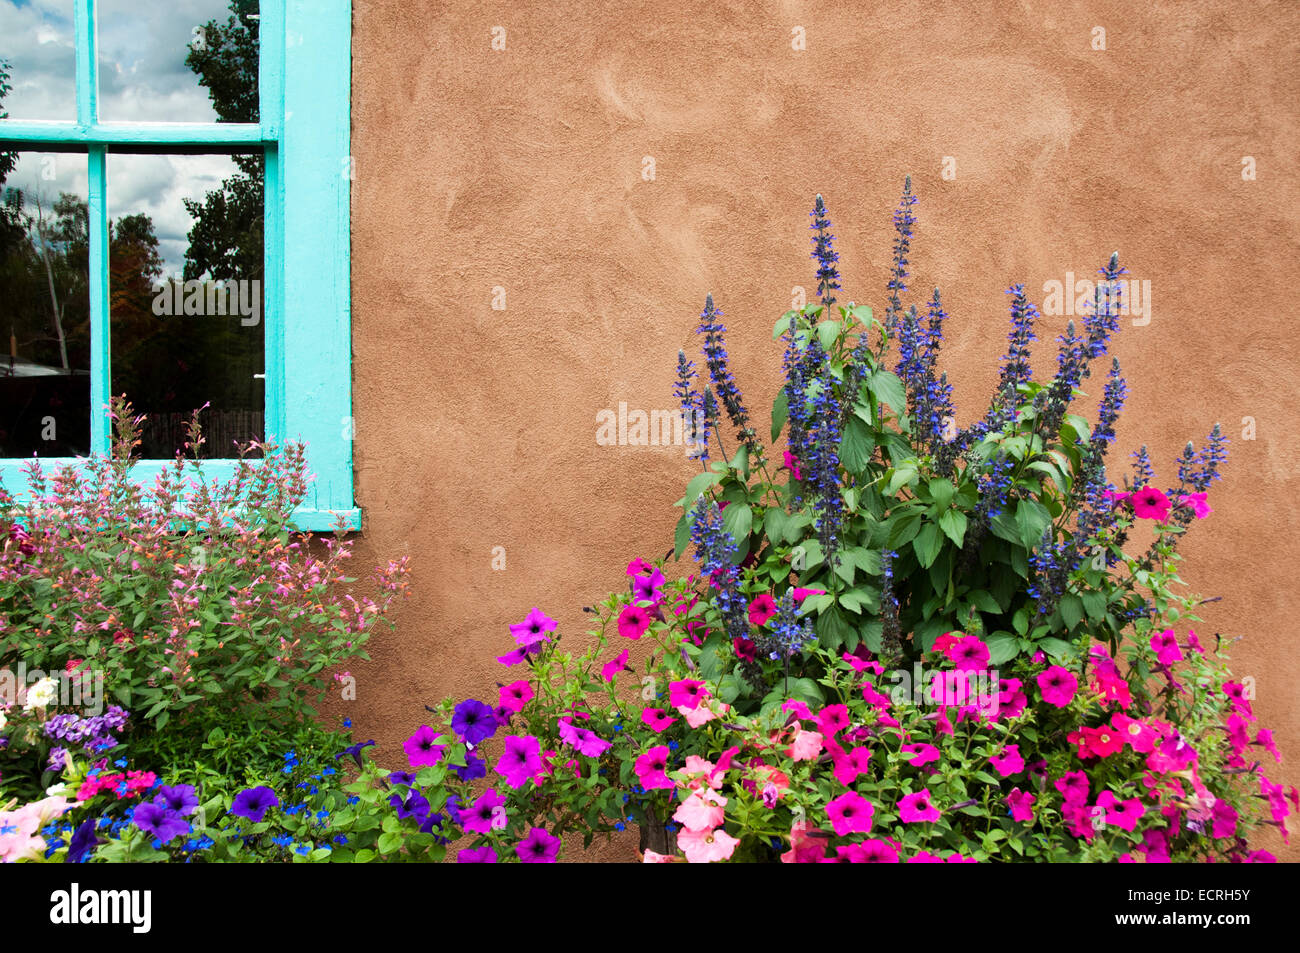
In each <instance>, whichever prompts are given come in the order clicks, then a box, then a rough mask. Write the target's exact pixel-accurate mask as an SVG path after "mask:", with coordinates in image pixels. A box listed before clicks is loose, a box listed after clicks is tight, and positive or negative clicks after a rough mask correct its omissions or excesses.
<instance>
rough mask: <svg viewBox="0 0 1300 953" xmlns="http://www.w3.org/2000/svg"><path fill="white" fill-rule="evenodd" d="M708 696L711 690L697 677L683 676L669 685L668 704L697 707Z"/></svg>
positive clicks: (680, 706) (676, 706)
mask: <svg viewBox="0 0 1300 953" xmlns="http://www.w3.org/2000/svg"><path fill="white" fill-rule="evenodd" d="M708 697H709V690H708V689H707V688H705V686H704V683H703V682H701V681H697V680H696V679H692V678H683V679H680V680H678V681H676V682H670V683H669V685H668V704H670V705H672V706H673V707H674V708H696V707H698V706H699V704H700V702H702V701H704V700H705V699H706V698H708Z"/></svg>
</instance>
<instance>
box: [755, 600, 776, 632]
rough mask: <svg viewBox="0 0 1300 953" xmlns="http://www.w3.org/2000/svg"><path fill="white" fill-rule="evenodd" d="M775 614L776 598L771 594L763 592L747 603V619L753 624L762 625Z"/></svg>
mask: <svg viewBox="0 0 1300 953" xmlns="http://www.w3.org/2000/svg"><path fill="white" fill-rule="evenodd" d="M774 615H776V600H775V599H773V598H772V594H771V593H768V592H764V593H762V594H761V595H759V596H756V597H755V598H754V601H753V602H751V603H750V604H749V621H750V623H751V624H753V625H763V624H765V623H766V622H767V620H768V619H770V618H772V616H774Z"/></svg>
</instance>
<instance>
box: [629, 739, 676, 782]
mask: <svg viewBox="0 0 1300 953" xmlns="http://www.w3.org/2000/svg"><path fill="white" fill-rule="evenodd" d="M633 770H635V771H636V776H637V778H638V780H640V782H641V787H643V788H645V789H646V790H647V791H652V790H655V789H656V788H666V789H669V790H671V789H673V788H675V787H676V786H677V785H676V784H675V783H673V780H672V778H670V777H668V775H667V774H666V773H665V772H666V771H667V770H668V746H667V745H655V746H654V747H653V748H650V749H648V750H647V751H646V752H645V753H644V754H643V755H641V756H640V757H639V758H637V759H636V763H635V764H634V765H633Z"/></svg>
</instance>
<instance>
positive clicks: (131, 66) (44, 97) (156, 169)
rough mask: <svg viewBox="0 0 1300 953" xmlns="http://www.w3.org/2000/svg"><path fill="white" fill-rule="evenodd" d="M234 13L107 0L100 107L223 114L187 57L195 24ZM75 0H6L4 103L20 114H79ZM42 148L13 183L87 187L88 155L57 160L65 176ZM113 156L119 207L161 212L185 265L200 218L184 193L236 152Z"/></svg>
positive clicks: (205, 6)
mask: <svg viewBox="0 0 1300 953" xmlns="http://www.w3.org/2000/svg"><path fill="white" fill-rule="evenodd" d="M229 16H230V5H229V2H228V0H168V2H165V3H148V2H146V3H141V2H140V0H99V3H98V17H97V20H96V23H97V28H98V29H97V33H98V41H99V104H100V105H99V114H100V119H101V120H103V121H106V122H215V121H216V119H217V116H216V113H215V112H214V111H213V109H212V106H211V103H210V101H209V99H208V92H207V90H206V89H204V88H203V87H201V86H200V85H199V82H198V77H197V76H196V75H195V74H194V72H193V71H191V70H190V68H189V67H188V66H186V65H185V57H186V55H187V54H188V52H189V44H190V42H191V41H192V40H193V37H194V29H195V27H198V26H201V25H202V24H204V23H207V22H208V21H209V20H216V21H218V22H219V23H223V24H224V23H225V21H226V19H227V18H228V17H229ZM75 35H76V34H75V27H74V24H73V12H72V0H0V36H3V37H4V38H5V41H6V42H5V44H4V48H3V49H0V58H3V59H5V60H7V61H8V63H9V67H10V70H9V71H10V84H11V85H12V86H13V89H12V90H11V91H10V93H9V95H8V96H7V97H6V98H5V100H4V102H3V104H0V105H2V106H3V108H4V109H5V110H6V111H7V112H8V113H9V115H10V117H11V118H14V119H62V120H71V119H75V118H76V111H77V109H76V86H75V70H76V59H75V47H74V42H75ZM42 158H44V157H43V156H42V155H40V154H36V153H22V154H20V157H19V160H18V165H17V167H16V168H15V169H14V171H13V173H12V174H10V176H9V178H8V180H7V181H6V182H5V183H4V184H5V186H12V187H14V188H19V189H22V190H24V191H25V192H29V193H33V194H35V193H38V192H39V193H40V194H41V195H43V196H45V197H46V198H47V199H48V200H50V201H53V199H55V198H57V197H58V194H59V192H61V191H64V192H77V193H78V194H82V195H84V194H85V193H86V189H87V183H86V165H85V160H84V159H82V158H80V157H78V158H77V160H76V161H75V162H71V161H64V160H65V158H67V159H70V158H71V157H64V156H59V157H57V158H56V160H55V170H56V174H55V178H53V179H49V178H45V177H43V175H42V173H43V172H44V173H46V175H48V174H49V173H48V170H49V168H50V167H49V165H48V163H46V164H44V165H43V164H42ZM138 159H139V161H134V162H126V161H119V160H117V159H110V164H109V180H110V197H111V201H110V203H109V215H110V216H111V217H112V218H113V219H117V218H119V217H120V216H122V215H125V214H131V213H133V212H145V213H147V214H148V215H149V216H150V217H151V218H152V219H153V221H154V226H155V228H156V229H157V234H158V240H159V252H160V254H161V255H162V256H163V259H164V261H165V268H166V270H167V273H169V274H170V273H172V272H175V271H180V270H181V267H182V264H183V261H184V257H185V250H186V248H187V247H188V240H187V238H186V236H187V234H188V232H189V230H190V228H191V227H192V226H193V219H191V218H190V215H189V213H188V212H186V210H185V207H184V205H182V204H181V198H182V197H189V198H195V199H199V200H202V199H203V197H204V195H205V194H206V193H207V192H208V191H210V190H212V189H216V188H218V187H219V186H220V184H221V180H222V179H224V178H227V177H229V176H231V175H233V174H235V172H236V171H237V170H236V168H235V166H234V164H233V162H232V161H231V160H230V158H229V157H228V156H224V155H218V156H148V157H145V156H141V157H138Z"/></svg>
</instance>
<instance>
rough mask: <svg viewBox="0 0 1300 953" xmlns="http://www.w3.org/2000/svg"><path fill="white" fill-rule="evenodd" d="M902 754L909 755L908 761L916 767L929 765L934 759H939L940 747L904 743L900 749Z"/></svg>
mask: <svg viewBox="0 0 1300 953" xmlns="http://www.w3.org/2000/svg"><path fill="white" fill-rule="evenodd" d="M898 750H899V751H900V752H901V753H902V754H905V755H907V756H908V759H907V763H908V764H910V765H911V766H912V767H914V768H919V767H921V766H922V765H927V764H929V763H931V762H932V761H938V760H939V749H938V748H936V747H935V746H934V745H927V744H914V745H903V746H902V747H901V748H899V749H898Z"/></svg>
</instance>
